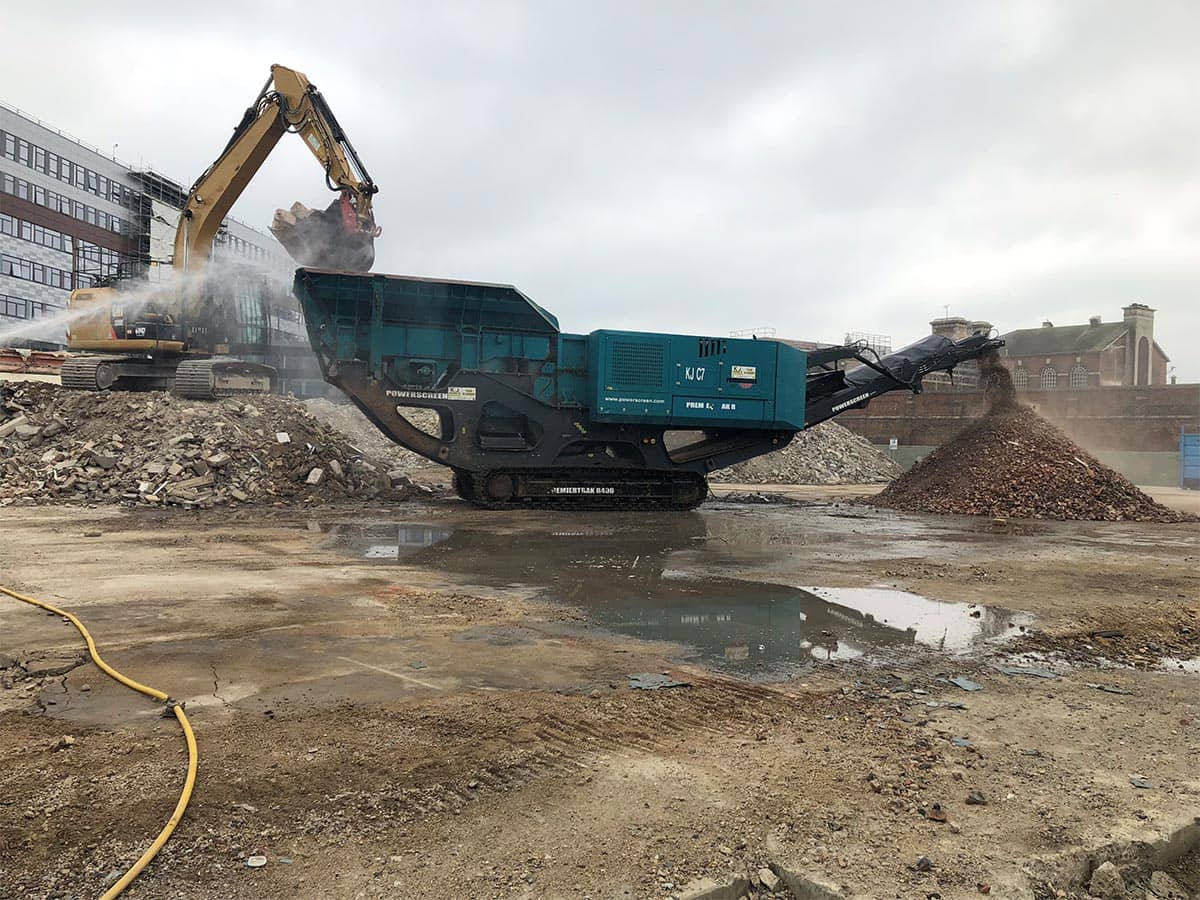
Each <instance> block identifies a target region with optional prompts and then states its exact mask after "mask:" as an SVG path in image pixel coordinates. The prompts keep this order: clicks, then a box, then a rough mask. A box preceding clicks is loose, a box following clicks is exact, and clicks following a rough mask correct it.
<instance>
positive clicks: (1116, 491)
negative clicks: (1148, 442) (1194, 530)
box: [871, 398, 1195, 522]
mask: <svg viewBox="0 0 1200 900" xmlns="http://www.w3.org/2000/svg"><path fill="white" fill-rule="evenodd" d="M871 502H872V503H875V504H877V505H879V506H884V507H888V508H890V509H900V510H907V511H911V512H933V513H962V514H966V515H971V516H997V517H1004V518H1008V517H1012V518H1023V519H1093V520H1107V521H1118V520H1132V521H1137V522H1186V521H1195V517H1194V516H1190V515H1188V514H1186V513H1181V512H1177V511H1175V510H1172V509H1168V508H1167V507H1165V506H1163V505H1162V504H1160V503H1157V502H1156V501H1154V500H1152V499H1151V498H1150V497H1148V496H1147V495H1146V494H1145V493H1143V492H1142V491H1141V490H1139V489H1138V488H1137V486H1136V485H1134V484H1133V483H1132V482H1131V481H1129V479H1127V478H1126V477H1125V476H1124V475H1121V474H1120V473H1119V472H1115V471H1113V470H1112V469H1110V468H1109V467H1108V466H1106V465H1104V463H1102V462H1100V461H1099V460H1097V459H1096V458H1095V457H1093V456H1091V455H1090V454H1088V453H1087V452H1086V451H1084V450H1082V449H1080V447H1079V446H1078V445H1077V444H1075V443H1074V442H1073V441H1072V440H1071V439H1070V438H1068V437H1067V436H1066V435H1065V434H1063V433H1062V432H1061V431H1059V430H1058V429H1057V428H1055V427H1054V426H1053V425H1051V424H1050V423H1049V422H1047V421H1046V420H1045V419H1043V418H1042V417H1041V416H1039V415H1038V414H1037V413H1035V412H1034V411H1033V410H1032V409H1029V408H1028V407H1024V406H1018V405H1016V404H1011V403H1008V402H1007V398H1002V399H1001V402H1000V403H997V404H994V405H993V410H992V412H991V413H989V414H988V415H986V416H984V417H983V418H982V419H980V420H979V421H977V422H975V423H973V424H971V425H970V426H968V427H967V428H966V429H965V430H964V431H963V432H961V433H960V434H959V435H957V436H956V437H955V438H954V439H953V440H951V441H949V442H948V443H946V444H943V445H942V446H941V447H938V448H937V449H936V450H934V451H933V452H932V453H930V454H929V455H928V456H926V457H925V458H924V459H922V460H921V461H920V462H919V463H917V464H916V465H915V466H913V467H912V468H911V469H909V470H908V471H907V472H906V473H904V474H903V475H902V476H900V477H899V478H897V479H896V480H894V481H893V482H892V483H891V484H889V485H888V486H887V487H886V488H884V489H883V490H882V491H881V492H880V493H879V494H877V495H876V496H875V497H873V498H872V499H871Z"/></svg>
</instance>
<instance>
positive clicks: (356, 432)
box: [304, 397, 450, 480]
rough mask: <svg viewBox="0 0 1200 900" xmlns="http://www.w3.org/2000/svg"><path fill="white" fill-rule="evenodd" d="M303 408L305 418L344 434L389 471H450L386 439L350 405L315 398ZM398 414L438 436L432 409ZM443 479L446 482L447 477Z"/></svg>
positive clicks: (436, 418) (406, 411)
mask: <svg viewBox="0 0 1200 900" xmlns="http://www.w3.org/2000/svg"><path fill="white" fill-rule="evenodd" d="M304 407H305V409H307V410H308V414H309V415H311V416H313V417H314V418H316V419H319V420H320V421H322V422H324V423H325V424H326V425H328V426H329V427H330V428H335V429H337V430H338V431H339V432H341V433H342V434H343V435H345V437H346V440H347V441H349V442H350V444H351V446H353V447H356V448H358V449H359V450H361V451H363V452H364V453H366V454H368V455H369V456H371V457H372V458H373V459H378V460H383V461H386V462H387V464H388V466H389V468H391V469H399V470H400V471H409V470H411V469H443V470H444V471H445V472H447V473H449V471H450V470H449V469H446V468H445V467H444V466H441V465H439V464H438V463H435V462H433V461H432V460H428V459H426V458H425V457H423V456H420V455H419V454H416V453H413V452H412V451H411V450H405V449H404V448H403V447H401V446H400V445H399V444H397V443H394V442H393V441H391V440H389V439H388V437H387V436H386V435H384V433H383V432H382V431H380V430H379V429H378V428H376V427H375V425H374V424H373V423H372V422H371V420H370V419H368V418H367V417H366V416H365V415H363V414H362V412H361V411H360V410H359V409H358V407H357V406H355V405H354V404H353V403H334V402H332V401H330V400H326V399H324V398H323V397H319V398H315V399H312V400H305V401H304ZM402 412H403V414H404V417H405V418H406V419H408V420H409V421H410V422H412V423H413V425H415V426H416V427H417V428H420V429H421V430H422V431H425V432H428V433H430V434H437V433H438V429H439V428H440V423H439V421H438V415H437V413H436V412H434V411H433V410H432V409H418V408H416V407H404V408H403V409H402ZM447 480H449V475H448V474H447Z"/></svg>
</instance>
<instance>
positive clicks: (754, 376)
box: [729, 366, 758, 381]
mask: <svg viewBox="0 0 1200 900" xmlns="http://www.w3.org/2000/svg"><path fill="white" fill-rule="evenodd" d="M729 377H730V378H732V379H733V380H734V381H758V366H731V367H730V373H729Z"/></svg>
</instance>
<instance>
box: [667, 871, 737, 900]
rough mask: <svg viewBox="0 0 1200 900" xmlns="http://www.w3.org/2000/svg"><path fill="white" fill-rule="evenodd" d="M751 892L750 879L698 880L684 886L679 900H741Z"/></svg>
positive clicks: (731, 877) (731, 876)
mask: <svg viewBox="0 0 1200 900" xmlns="http://www.w3.org/2000/svg"><path fill="white" fill-rule="evenodd" d="M749 890H750V879H749V878H746V877H745V876H744V875H728V876H726V877H725V878H722V879H716V878H698V879H696V880H695V881H692V882H689V883H688V884H686V885H684V887H683V890H681V891H680V892H679V893H678V895H677V896H678V897H679V900H740V898H741V897H743V896H745V894H746V892H747V891H749Z"/></svg>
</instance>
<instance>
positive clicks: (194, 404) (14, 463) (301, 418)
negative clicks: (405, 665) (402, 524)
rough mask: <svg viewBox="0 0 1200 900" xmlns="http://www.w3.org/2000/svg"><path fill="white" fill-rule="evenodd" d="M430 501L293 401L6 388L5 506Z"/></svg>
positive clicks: (1, 465)
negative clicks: (417, 497)
mask: <svg viewBox="0 0 1200 900" xmlns="http://www.w3.org/2000/svg"><path fill="white" fill-rule="evenodd" d="M422 491H423V489H421V488H420V487H419V486H414V485H413V484H412V482H411V481H410V480H409V479H408V477H407V476H406V475H405V474H404V473H403V472H401V471H396V470H394V469H393V467H391V466H390V465H389V464H388V462H387V461H386V460H379V459H376V458H373V457H371V456H370V455H369V454H367V453H365V452H363V451H362V450H361V449H359V448H356V447H355V446H353V445H352V444H351V442H349V441H348V440H347V439H346V437H345V436H344V435H342V434H341V433H340V432H338V431H337V430H335V429H333V428H330V427H329V426H328V425H325V424H323V423H322V422H319V421H318V420H316V419H314V418H313V417H312V416H310V415H309V414H308V413H307V411H306V410H305V408H304V404H303V403H302V402H301V401H299V400H295V399H293V398H290V397H279V396H272V395H265V394H261V395H253V396H251V397H248V398H245V399H226V400H220V401H203V400H184V399H181V398H179V397H177V396H175V395H173V394H169V393H164V392H160V391H155V392H147V393H131V392H120V391H116V392H103V393H89V392H85V391H72V390H66V389H64V388H61V387H59V386H58V385H53V384H44V383H33V382H13V383H10V384H5V383H0V506H6V505H11V504H13V503H54V502H82V503H87V502H98V503H128V504H134V505H145V506H164V505H174V506H182V507H188V508H193V507H210V506H216V505H224V504H229V505H236V504H246V503H260V504H261V503H288V504H292V503H306V502H316V501H326V500H336V499H342V498H362V499H368V498H371V497H377V496H382V497H386V498H388V499H405V498H407V497H408V496H410V495H412V494H413V493H415V492H422Z"/></svg>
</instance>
